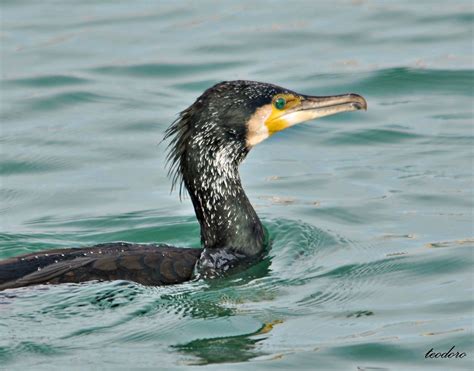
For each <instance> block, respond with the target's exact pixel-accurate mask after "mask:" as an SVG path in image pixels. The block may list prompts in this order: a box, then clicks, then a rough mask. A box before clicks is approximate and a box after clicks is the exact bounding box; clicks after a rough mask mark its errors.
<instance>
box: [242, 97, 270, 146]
mask: <svg viewBox="0 0 474 371" xmlns="http://www.w3.org/2000/svg"><path fill="white" fill-rule="evenodd" d="M271 113H272V105H271V104H267V105H265V106H263V107H260V108H258V109H257V110H256V111H255V113H254V114H253V115H252V116H251V117H250V120H249V121H248V122H247V147H253V146H255V145H256V144H258V143H260V142H262V141H264V140H265V139H267V138H268V137H269V136H270V133H269V131H268V128H267V125H265V122H266V121H267V119H268V117H269V116H270V114H271Z"/></svg>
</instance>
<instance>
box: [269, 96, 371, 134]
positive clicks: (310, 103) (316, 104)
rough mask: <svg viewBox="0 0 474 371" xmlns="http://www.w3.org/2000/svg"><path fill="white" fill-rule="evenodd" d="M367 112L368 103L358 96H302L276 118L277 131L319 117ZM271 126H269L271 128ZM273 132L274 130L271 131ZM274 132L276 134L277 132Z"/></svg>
mask: <svg viewBox="0 0 474 371" xmlns="http://www.w3.org/2000/svg"><path fill="white" fill-rule="evenodd" d="M361 109H363V110H367V101H366V100H365V99H364V97H362V96H360V95H358V94H343V95H333V96H327V97H314V96H301V100H300V102H299V104H296V105H295V106H293V107H291V108H288V109H286V110H284V111H282V112H281V115H279V116H278V117H275V118H274V120H275V121H276V122H278V125H276V127H275V128H276V129H277V130H275V131H280V130H283V129H286V128H288V127H290V126H293V125H296V124H299V123H301V122H304V121H308V120H313V119H316V118H319V117H324V116H330V115H335V114H336V113H340V112H350V111H358V110H361ZM269 124H270V125H271V124H272V123H271V122H269ZM270 125H269V126H270ZM270 131H273V130H270ZM275 131H274V132H275Z"/></svg>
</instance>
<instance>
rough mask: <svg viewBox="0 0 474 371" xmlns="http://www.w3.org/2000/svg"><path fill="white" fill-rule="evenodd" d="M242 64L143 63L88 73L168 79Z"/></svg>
mask: <svg viewBox="0 0 474 371" xmlns="http://www.w3.org/2000/svg"><path fill="white" fill-rule="evenodd" d="M240 65H242V62H213V63H201V64H198V63H195V64H176V63H145V64H136V65H125V66H103V67H96V68H92V69H91V70H90V71H91V72H95V73H99V74H104V75H117V76H122V75H127V76H134V77H169V76H173V77H174V78H176V77H178V76H185V75H190V74H195V73H199V72H207V71H215V70H221V69H230V68H232V67H236V66H240Z"/></svg>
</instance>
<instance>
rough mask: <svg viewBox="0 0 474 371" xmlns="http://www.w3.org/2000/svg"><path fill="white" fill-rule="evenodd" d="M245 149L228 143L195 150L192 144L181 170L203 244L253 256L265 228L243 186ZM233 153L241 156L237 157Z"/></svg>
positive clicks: (260, 247) (261, 246)
mask: <svg viewBox="0 0 474 371" xmlns="http://www.w3.org/2000/svg"><path fill="white" fill-rule="evenodd" d="M239 151H240V152H239ZM244 152H245V153H243V151H242V149H239V148H232V146H231V145H229V144H227V145H226V147H223V148H222V149H220V150H219V149H218V150H212V147H211V149H205V150H203V147H200V148H198V149H197V151H194V150H193V146H191V148H190V150H189V151H188V153H187V156H185V158H184V159H182V160H184V163H183V162H182V163H181V165H182V166H181V169H182V170H183V181H184V183H185V185H186V188H187V190H188V192H189V194H190V197H191V200H192V202H193V205H194V210H195V212H196V217H197V219H198V220H199V223H200V226H201V242H202V244H203V246H204V247H205V248H207V249H217V248H225V249H229V250H231V251H234V252H237V253H242V254H244V255H245V256H255V255H257V254H259V253H260V252H261V251H262V249H263V245H264V230H263V226H262V224H261V222H260V220H259V218H258V216H257V214H256V212H255V210H254V209H253V207H252V205H251V204H250V201H249V199H248V198H247V195H246V194H245V192H244V190H243V188H242V184H241V180H240V176H239V172H238V165H239V163H240V161H241V160H242V159H243V158H244V157H245V156H246V154H247V151H246V150H245V151H244ZM236 153H240V155H238V156H237V157H236V156H235V154H236Z"/></svg>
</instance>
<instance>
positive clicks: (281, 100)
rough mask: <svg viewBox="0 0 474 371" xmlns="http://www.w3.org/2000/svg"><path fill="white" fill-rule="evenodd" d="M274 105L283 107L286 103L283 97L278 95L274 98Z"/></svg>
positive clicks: (279, 107)
mask: <svg viewBox="0 0 474 371" xmlns="http://www.w3.org/2000/svg"><path fill="white" fill-rule="evenodd" d="M274 104H275V107H276V108H278V109H283V108H284V107H285V104H286V100H285V98H283V97H279V98H277V99H275V103H274Z"/></svg>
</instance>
